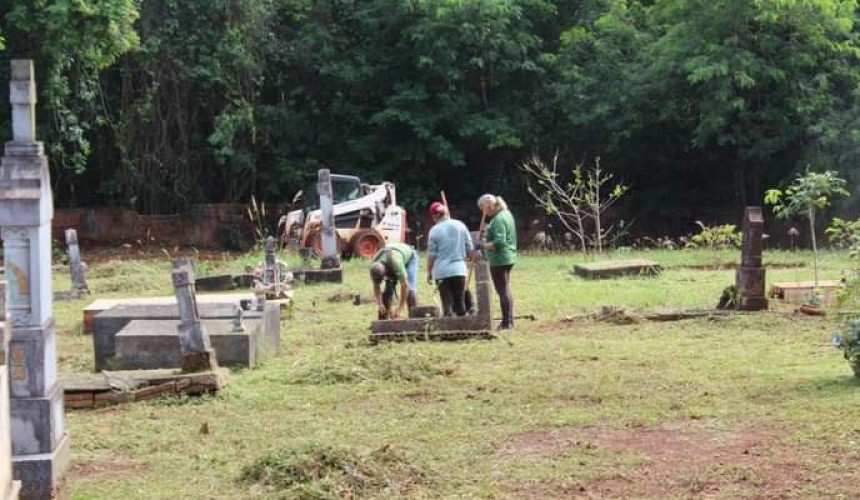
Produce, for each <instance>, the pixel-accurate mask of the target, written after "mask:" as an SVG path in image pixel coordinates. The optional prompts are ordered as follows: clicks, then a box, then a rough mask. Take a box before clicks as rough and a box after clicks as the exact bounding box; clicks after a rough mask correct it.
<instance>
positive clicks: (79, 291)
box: [66, 229, 90, 296]
mask: <svg viewBox="0 0 860 500" xmlns="http://www.w3.org/2000/svg"><path fill="white" fill-rule="evenodd" d="M66 246H67V247H68V249H69V271H70V272H71V275H72V294H73V295H76V296H82V295H86V294H89V293H90V286H89V285H88V284H87V265H86V264H85V263H84V262H83V261H81V248H80V246H78V232H77V231H75V230H74V229H66Z"/></svg>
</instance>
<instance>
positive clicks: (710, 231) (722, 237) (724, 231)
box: [690, 221, 742, 250]
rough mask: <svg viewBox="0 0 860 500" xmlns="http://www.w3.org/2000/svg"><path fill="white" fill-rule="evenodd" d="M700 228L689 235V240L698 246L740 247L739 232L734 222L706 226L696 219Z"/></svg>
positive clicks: (715, 248) (717, 248) (719, 248)
mask: <svg viewBox="0 0 860 500" xmlns="http://www.w3.org/2000/svg"><path fill="white" fill-rule="evenodd" d="M696 224H697V225H698V226H699V227H700V228H701V230H700V231H699V233H698V234H694V235H692V236H690V241H692V242H693V243H695V244H696V245H697V246H700V247H707V248H710V249H712V250H721V249H725V248H740V246H741V240H742V236H741V232H740V231H739V230H738V228H737V226H735V225H734V224H721V225H718V226H706V225H705V224H704V223H702V222H701V221H696Z"/></svg>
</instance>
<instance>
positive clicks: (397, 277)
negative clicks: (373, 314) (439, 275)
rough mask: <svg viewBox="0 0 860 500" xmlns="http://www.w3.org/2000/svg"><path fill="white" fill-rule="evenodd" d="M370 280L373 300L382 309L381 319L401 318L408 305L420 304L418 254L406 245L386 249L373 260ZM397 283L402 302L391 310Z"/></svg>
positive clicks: (399, 244) (393, 244) (395, 245)
mask: <svg viewBox="0 0 860 500" xmlns="http://www.w3.org/2000/svg"><path fill="white" fill-rule="evenodd" d="M370 278H371V280H372V281H373V297H374V298H375V299H376V304H377V306H378V307H379V319H393V318H399V317H400V314H401V313H402V312H403V308H404V307H405V306H406V305H407V304H408V306H409V307H410V308H412V307H415V305H416V304H417V303H418V252H416V251H415V249H413V248H412V247H410V246H409V245H407V244H405V243H389V244H387V245H385V248H383V249H382V250H380V251H379V252H377V253H376V255H375V256H374V257H373V259H372V260H371V263H370ZM383 281H384V282H385V285H384V289H383V285H382V282H383ZM398 283H399V284H400V302H399V304H398V305H397V308H396V309H393V310H392V301H393V298H394V295H395V291H396V287H397V284H398Z"/></svg>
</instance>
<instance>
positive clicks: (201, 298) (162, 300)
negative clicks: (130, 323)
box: [83, 292, 254, 333]
mask: <svg viewBox="0 0 860 500" xmlns="http://www.w3.org/2000/svg"><path fill="white" fill-rule="evenodd" d="M196 298H197V307H198V309H199V310H201V311H202V310H204V309H203V308H201V307H200V306H201V305H203V304H221V305H222V306H226V305H238V304H239V301H241V300H242V299H249V300H252V301H253V300H254V295H253V294H252V293H250V292H243V293H217V294H215V293H210V294H197V297H196ZM171 304H176V296H173V295H171V296H162V297H140V298H122V299H98V300H94V301H92V302H91V303H90V304H89V305H88V306H87V307H85V308H84V315H83V323H84V333H92V331H93V320H94V319H95V317H96V315H98V314H101V313H102V312H104V311H107V310H108V309H110V308H112V307H117V306H170V305H171ZM177 317H178V316H177Z"/></svg>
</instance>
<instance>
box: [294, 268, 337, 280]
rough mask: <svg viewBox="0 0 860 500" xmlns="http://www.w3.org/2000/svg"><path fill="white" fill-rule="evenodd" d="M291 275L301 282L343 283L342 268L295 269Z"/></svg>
mask: <svg viewBox="0 0 860 500" xmlns="http://www.w3.org/2000/svg"><path fill="white" fill-rule="evenodd" d="M293 276H295V278H296V279H297V280H299V281H301V282H303V283H343V268H341V267H336V268H333V269H296V270H293Z"/></svg>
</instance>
